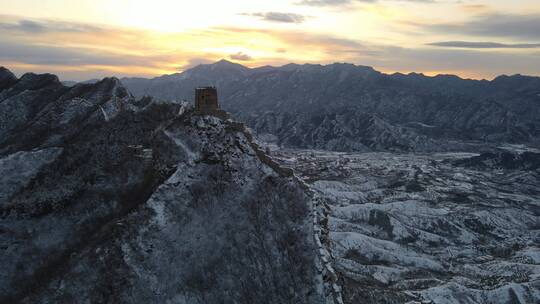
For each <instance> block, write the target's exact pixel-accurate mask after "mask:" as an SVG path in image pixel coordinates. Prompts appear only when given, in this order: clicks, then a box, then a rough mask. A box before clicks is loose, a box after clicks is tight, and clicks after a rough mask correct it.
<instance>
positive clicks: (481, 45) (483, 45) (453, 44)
mask: <svg viewBox="0 0 540 304" xmlns="http://www.w3.org/2000/svg"><path fill="white" fill-rule="evenodd" d="M427 45H431V46H439V47H450V48H470V49H533V48H540V43H521V44H506V43H498V42H469V41H441V42H433V43H428V44H427Z"/></svg>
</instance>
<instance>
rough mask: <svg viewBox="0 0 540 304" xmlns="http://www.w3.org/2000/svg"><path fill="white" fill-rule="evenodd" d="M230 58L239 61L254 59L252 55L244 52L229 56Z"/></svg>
mask: <svg viewBox="0 0 540 304" xmlns="http://www.w3.org/2000/svg"><path fill="white" fill-rule="evenodd" d="M229 58H230V59H233V60H239V61H249V60H251V59H252V58H251V56H249V55H248V54H244V53H242V52H238V53H236V54H232V55H230V56H229Z"/></svg>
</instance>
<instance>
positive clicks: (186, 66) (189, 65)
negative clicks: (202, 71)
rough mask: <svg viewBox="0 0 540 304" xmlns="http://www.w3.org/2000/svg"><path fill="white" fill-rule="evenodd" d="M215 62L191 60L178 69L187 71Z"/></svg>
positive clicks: (205, 59)
mask: <svg viewBox="0 0 540 304" xmlns="http://www.w3.org/2000/svg"><path fill="white" fill-rule="evenodd" d="M213 62H214V61H213V60H210V59H208V58H190V59H188V60H187V62H186V63H185V64H184V65H182V66H180V67H178V70H179V71H185V70H188V69H191V68H193V67H196V66H198V65H201V64H210V63H213Z"/></svg>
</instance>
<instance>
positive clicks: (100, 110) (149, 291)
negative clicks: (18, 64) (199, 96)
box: [0, 70, 325, 303]
mask: <svg viewBox="0 0 540 304" xmlns="http://www.w3.org/2000/svg"><path fill="white" fill-rule="evenodd" d="M249 140H250V139H249V138H248V137H246V134H244V133H243V132H241V131H238V130H237V129H236V128H233V127H231V125H230V123H228V122H224V121H222V120H219V119H216V118H211V117H200V116H195V115H193V113H192V109H191V108H190V107H187V106H185V105H183V104H179V103H172V102H168V103H163V102H158V101H155V100H152V99H150V98H143V99H140V100H136V99H135V98H133V97H132V96H131V94H130V93H129V92H128V91H127V90H126V89H125V88H124V87H123V86H122V85H121V84H120V82H119V80H118V79H115V78H108V79H104V80H102V81H99V82H97V83H95V84H78V85H75V86H73V87H69V88H68V87H65V86H63V85H62V84H61V83H59V82H58V79H57V78H56V77H55V76H53V75H35V74H26V75H24V76H22V77H21V78H20V79H17V78H15V77H14V76H13V75H12V74H11V73H9V72H8V71H6V70H1V71H0V171H1V172H2V174H1V176H0V251H1V256H2V259H0V268H1V269H2V272H1V273H0V302H2V303H15V302H20V303H50V302H70V303H74V302H80V303H83V302H91V303H104V302H114V303H149V302H151V303H154V302H159V303H322V299H323V297H324V296H325V291H324V289H323V287H320V286H322V278H321V277H320V275H319V274H318V272H317V270H316V265H317V264H318V263H319V261H318V253H317V251H316V250H315V245H314V243H313V223H312V221H311V218H310V216H309V211H310V208H311V207H310V206H311V198H310V197H309V195H307V194H306V192H305V191H304V190H303V189H302V188H301V187H300V186H299V184H298V182H297V181H296V180H295V179H294V178H291V177H284V176H281V175H279V174H278V173H276V172H275V171H274V170H272V169H271V168H270V167H269V166H267V165H265V164H264V163H262V162H261V161H260V159H259V158H258V157H257V155H256V151H254V149H253V146H252V145H251V144H250V142H249Z"/></svg>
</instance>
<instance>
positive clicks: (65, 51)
mask: <svg viewBox="0 0 540 304" xmlns="http://www.w3.org/2000/svg"><path fill="white" fill-rule="evenodd" d="M167 59H168V57H167V56H138V55H129V54H114V53H106V52H103V51H100V50H92V49H86V48H73V47H66V46H52V45H35V44H32V43H26V42H22V41H3V42H2V43H1V44H0V60H2V61H15V62H24V63H27V64H34V65H65V66H80V65H115V66H141V65H142V66H148V67H151V66H155V64H156V62H160V61H165V60H167Z"/></svg>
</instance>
